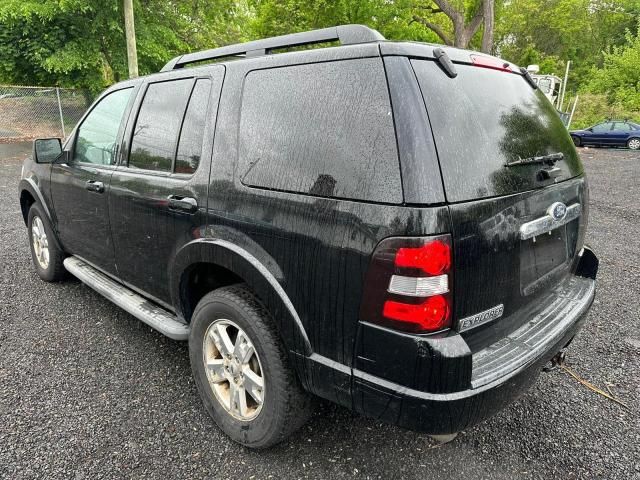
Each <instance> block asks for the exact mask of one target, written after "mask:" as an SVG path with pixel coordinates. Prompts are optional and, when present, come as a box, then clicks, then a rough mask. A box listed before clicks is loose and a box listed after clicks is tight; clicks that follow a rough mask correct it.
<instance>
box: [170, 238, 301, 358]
mask: <svg viewBox="0 0 640 480" xmlns="http://www.w3.org/2000/svg"><path fill="white" fill-rule="evenodd" d="M196 263H211V264H213V265H218V266H220V267H224V268H226V269H227V270H229V271H231V272H233V273H234V274H236V275H238V276H239V277H240V278H242V279H243V280H244V281H245V283H246V284H247V285H248V286H249V288H251V290H252V291H253V292H254V293H255V294H256V295H257V296H258V298H260V300H261V301H262V303H264V305H265V306H266V307H267V309H268V310H269V312H270V313H271V315H272V316H273V318H274V319H275V322H276V328H277V329H278V331H279V332H280V336H281V338H282V339H283V341H284V343H285V345H286V347H287V349H288V350H289V351H292V352H295V353H298V354H301V355H305V356H309V355H311V353H312V348H311V343H310V342H309V338H308V336H307V333H306V331H305V329H304V326H303V325H302V321H301V320H300V317H299V316H298V313H297V312H296V309H295V307H294V306H293V304H292V303H291V300H290V299H289V297H288V296H287V293H286V292H285V291H284V289H283V288H282V285H281V283H280V281H279V279H278V278H277V277H280V278H281V274H280V275H278V271H279V269H277V266H275V265H270V267H271V268H267V266H265V264H264V263H263V262H262V261H260V260H258V258H257V257H256V256H255V255H253V254H252V253H250V252H249V251H248V250H246V249H245V248H243V247H241V246H239V245H237V244H236V243H232V242H230V241H228V240H223V239H212V238H201V239H196V240H193V241H191V242H189V243H187V244H186V245H184V246H183V247H182V248H181V249H180V250H179V251H178V252H177V254H176V257H175V260H174V262H173V266H172V268H171V271H170V277H169V278H170V289H171V298H172V299H173V304H174V306H175V308H176V310H177V311H178V312H179V313H180V314H181V315H184V311H185V309H184V305H183V302H182V300H181V295H180V288H181V285H180V282H181V279H182V277H183V273H184V272H185V271H186V269H187V268H188V267H189V266H191V265H194V264H196Z"/></svg>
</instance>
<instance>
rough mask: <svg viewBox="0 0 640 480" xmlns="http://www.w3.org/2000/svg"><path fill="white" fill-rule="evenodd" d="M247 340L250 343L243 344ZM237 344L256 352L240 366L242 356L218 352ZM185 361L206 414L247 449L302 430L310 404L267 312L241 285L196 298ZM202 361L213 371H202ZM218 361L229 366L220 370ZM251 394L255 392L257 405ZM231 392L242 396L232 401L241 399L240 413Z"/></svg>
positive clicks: (261, 446) (310, 410) (276, 441)
mask: <svg viewBox="0 0 640 480" xmlns="http://www.w3.org/2000/svg"><path fill="white" fill-rule="evenodd" d="M222 331H224V332H226V334H227V337H226V339H229V340H231V343H227V346H224V345H223V343H224V342H223V340H222V337H221V335H224V333H221V332H222ZM240 332H241V333H242V334H241V333H240ZM234 334H235V338H234ZM216 336H217V340H214V337H216ZM245 338H246V339H247V340H248V343H247V342H244V343H243V342H242V341H241V339H245ZM238 343H242V344H243V345H245V346H246V345H247V344H252V346H253V348H254V350H253V351H254V352H255V355H254V354H250V355H252V356H251V358H250V360H248V361H247V362H246V364H244V365H243V366H240V367H239V365H238V362H237V360H238V358H240V356H236V355H235V353H231V354H230V356H229V357H228V358H227V359H226V360H225V358H226V355H225V354H224V352H223V351H222V350H227V351H232V349H234V347H235V349H234V351H238V347H237V344H238ZM218 344H220V346H221V348H219V347H218ZM250 350H251V349H248V351H250ZM247 355H249V354H247ZM189 357H190V361H191V370H192V372H193V376H194V379H195V382H196V386H197V388H198V392H199V393H200V397H201V398H202V401H203V403H204V405H205V407H206V409H207V411H208V412H209V414H210V415H211V417H212V418H213V420H214V421H215V422H216V424H217V425H218V426H219V427H220V429H221V430H222V431H224V433H226V434H227V435H228V436H229V437H230V438H231V439H232V440H234V441H236V442H238V443H240V444H242V445H244V446H246V447H249V448H253V449H263V448H268V447H271V446H273V445H275V444H277V443H279V442H281V441H282V440H284V439H285V438H286V437H288V436H289V435H290V434H291V433H293V432H294V431H295V430H297V429H298V428H300V427H301V426H302V425H303V424H304V423H305V422H306V421H307V419H308V418H309V416H310V414H311V412H312V404H313V401H312V399H311V397H310V395H309V394H307V393H306V392H305V391H304V390H303V389H302V386H301V385H300V382H299V381H298V378H297V377H296V375H295V374H294V372H293V371H292V369H291V366H290V365H289V360H288V357H287V353H286V350H285V348H284V346H283V345H282V342H281V341H280V338H279V336H278V333H277V332H276V330H275V327H274V324H273V321H272V318H271V316H270V314H269V312H268V311H267V310H266V308H265V307H264V306H263V305H262V304H261V303H260V301H259V300H258V299H257V298H256V297H255V296H254V295H253V294H252V293H251V291H249V290H248V289H247V287H246V286H244V285H232V286H228V287H222V288H219V289H217V290H214V291H213V292H210V293H208V294H207V295H205V296H204V297H203V298H202V299H201V300H200V302H199V303H198V305H197V307H196V309H195V311H194V313H193V317H192V319H191V333H190V335H189ZM205 361H207V362H208V363H209V364H210V365H212V366H215V367H214V368H206V367H205ZM221 362H227V363H225V364H224V365H225V366H224V367H222V366H221ZM247 369H249V370H251V371H248V370H247ZM239 371H240V372H241V373H238V378H239V380H238V382H239V383H238V382H234V383H235V384H234V385H232V384H231V381H232V380H231V379H232V377H233V378H235V375H236V373H237V372H239ZM207 372H209V376H208V374H207ZM242 372H244V374H242ZM240 377H242V378H240ZM257 377H260V378H261V379H262V384H261V385H262V387H263V388H262V389H260V388H257V387H256V385H260V383H259V382H258V381H257V380H256V378H257ZM210 378H211V379H212V382H211V383H210V381H209V379H210ZM227 378H228V379H229V380H224V379H227ZM234 389H235V390H234ZM250 390H254V391H255V392H258V394H257V397H258V400H259V399H260V397H261V398H262V403H261V404H259V403H258V400H256V399H255V398H254V397H253V396H252V395H250V393H249V391H250ZM232 391H236V392H238V391H239V392H241V393H240V394H238V396H237V397H235V396H234V398H238V399H241V398H244V399H245V405H244V406H245V407H246V411H244V413H243V409H242V408H241V406H240V404H239V403H238V402H234V404H232V403H231V400H230V399H231V397H232V395H231V394H230V393H231V392H232ZM234 405H235V406H234ZM245 413H246V414H245Z"/></svg>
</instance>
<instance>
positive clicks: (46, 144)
mask: <svg viewBox="0 0 640 480" xmlns="http://www.w3.org/2000/svg"><path fill="white" fill-rule="evenodd" d="M60 155H62V143H61V142H60V139H59V138H38V139H37V140H35V141H34V142H33V158H34V160H35V161H36V163H53V162H55V161H56V160H57V159H58V158H60Z"/></svg>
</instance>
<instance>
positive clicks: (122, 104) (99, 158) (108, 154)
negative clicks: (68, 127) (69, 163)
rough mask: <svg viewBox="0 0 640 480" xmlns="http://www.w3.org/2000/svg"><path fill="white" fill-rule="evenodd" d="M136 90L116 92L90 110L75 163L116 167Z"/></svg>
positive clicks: (77, 143)
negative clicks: (117, 150) (123, 127)
mask: <svg viewBox="0 0 640 480" xmlns="http://www.w3.org/2000/svg"><path fill="white" fill-rule="evenodd" d="M132 91H133V87H131V88H125V89H123V90H116V91H115V92H112V93H110V94H108V95H107V96H106V97H104V98H103V99H102V100H100V102H99V103H98V104H97V105H96V106H95V107H94V108H93V110H91V112H90V113H89V115H87V117H86V118H85V119H84V121H83V122H82V125H80V128H79V129H78V135H77V137H76V143H75V147H74V150H73V161H74V162H82V163H92V164H94V165H113V164H114V163H115V157H114V153H115V145H116V141H117V138H118V130H119V128H120V122H121V121H122V116H123V115H124V111H125V109H126V108H127V103H128V102H129V98H130V97H131V92H132Z"/></svg>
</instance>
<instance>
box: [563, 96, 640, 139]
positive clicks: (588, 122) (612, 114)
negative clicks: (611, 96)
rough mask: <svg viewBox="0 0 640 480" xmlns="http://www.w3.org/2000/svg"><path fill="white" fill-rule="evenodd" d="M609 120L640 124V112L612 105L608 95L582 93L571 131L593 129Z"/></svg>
mask: <svg viewBox="0 0 640 480" xmlns="http://www.w3.org/2000/svg"><path fill="white" fill-rule="evenodd" d="M608 118H613V119H623V120H624V119H629V120H632V121H635V122H640V110H638V109H635V110H633V109H628V108H625V107H623V106H620V105H616V104H611V103H610V102H609V100H608V99H607V96H606V95H602V94H593V93H581V94H580V96H579V97H578V106H577V107H576V111H575V114H574V116H573V121H572V122H571V129H572V130H573V129H580V128H586V127H591V126H592V125H595V124H596V123H600V122H602V121H604V120H606V119H608Z"/></svg>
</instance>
